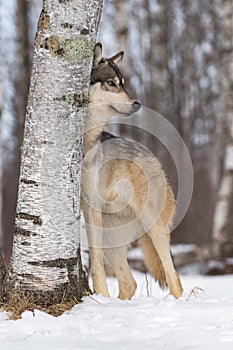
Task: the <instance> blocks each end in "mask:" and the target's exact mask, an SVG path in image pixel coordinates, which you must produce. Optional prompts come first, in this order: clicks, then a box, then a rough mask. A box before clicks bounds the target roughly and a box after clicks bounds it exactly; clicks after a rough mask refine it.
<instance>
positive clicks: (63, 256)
mask: <svg viewBox="0 0 233 350" xmlns="http://www.w3.org/2000/svg"><path fill="white" fill-rule="evenodd" d="M101 10H102V0H90V1H88V2H87V1H85V0H58V1H55V0H44V2H43V10H42V12H41V15H40V18H39V22H38V31H37V35H36V39H35V50H34V58H33V67H32V74H31V83H30V91H29V97H28V104H27V113H26V122H25V134H24V143H23V148H22V158H21V170H20V179H19V190H18V202H17V209H16V219H15V230H14V234H15V238H14V247H13V257H12V264H11V270H10V273H9V279H8V286H7V292H8V294H9V295H10V294H11V293H12V291H14V292H16V293H24V295H25V294H27V293H28V292H29V293H33V294H34V295H36V296H38V299H40V301H41V302H42V303H44V302H45V301H46V303H48V302H53V300H54V298H56V301H58V302H59V300H61V299H62V300H64V297H67V298H69V297H74V298H77V299H78V300H79V299H80V298H81V296H82V295H83V293H85V292H86V291H87V289H88V284H87V280H86V278H85V274H84V273H83V270H82V265H81V259H80V249H79V196H80V171H81V159H82V143H83V133H84V123H85V113H86V107H87V103H88V89H89V81H90V72H91V66H92V57H93V48H94V44H95V39H96V33H97V28H98V24H99V19H100V15H101Z"/></svg>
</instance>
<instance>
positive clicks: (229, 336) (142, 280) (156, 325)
mask: <svg viewBox="0 0 233 350" xmlns="http://www.w3.org/2000/svg"><path fill="white" fill-rule="evenodd" d="M134 275H135V278H136V280H137V283H138V289H137V293H136V295H135V297H134V298H133V299H132V300H130V301H128V300H127V301H120V300H118V299H116V298H115V297H113V298H104V297H102V296H97V295H94V296H93V297H91V298H90V297H85V298H84V302H83V303H82V304H80V305H77V306H75V307H74V308H73V309H72V310H71V311H69V312H67V313H65V314H63V315H62V316H60V317H58V318H54V317H52V316H49V315H47V314H45V313H43V312H40V311H35V315H34V316H33V314H32V313H31V312H25V313H24V314H23V317H22V319H21V320H17V321H11V320H8V317H7V314H6V313H4V312H0V349H1V350H29V349H30V350H39V349H40V350H41V349H43V348H44V349H49V350H71V349H79V350H84V349H85V350H91V349H97V350H112V349H113V350H115V349H118V350H119V349H122V350H123V349H125V350H128V349H129V350H131V349H132V350H143V349H157V350H163V349H171V350H176V349H177V350H178V349H179V350H182V349H184V350H191V349H200V350H209V349H210V350H219V349H221V350H230V349H231V350H232V349H233V275H228V276H221V277H220V276H218V277H203V276H182V283H183V286H184V289H185V293H184V296H183V297H182V298H181V299H180V300H178V301H176V300H175V299H174V298H173V297H172V296H171V295H168V294H167V293H166V292H161V291H160V290H159V288H158V286H157V285H156V283H155V282H154V281H153V280H152V278H151V277H150V276H147V278H146V277H145V275H144V274H142V273H139V272H135V273H134ZM108 282H109V287H110V291H111V293H112V294H113V295H116V293H117V285H116V281H115V279H114V278H109V279H108ZM194 287H196V288H194ZM192 288H194V289H195V291H196V292H195V293H194V292H193V293H190V291H191V290H192ZM148 293H149V296H147V295H148Z"/></svg>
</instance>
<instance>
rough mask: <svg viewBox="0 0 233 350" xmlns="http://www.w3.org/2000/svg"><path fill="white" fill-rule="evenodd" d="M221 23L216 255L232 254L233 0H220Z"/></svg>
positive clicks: (214, 232) (215, 226) (214, 229)
mask: <svg viewBox="0 0 233 350" xmlns="http://www.w3.org/2000/svg"><path fill="white" fill-rule="evenodd" d="M222 4H223V6H222V22H223V25H224V29H225V33H224V34H225V40H224V43H223V46H224V47H223V52H224V57H223V62H222V64H223V67H224V68H223V71H222V74H223V75H224V76H223V79H224V81H225V93H224V97H225V101H224V104H225V106H226V111H227V121H228V124H227V128H226V129H227V132H228V135H227V143H226V149H225V154H224V165H223V172H222V177H221V180H220V185H219V191H218V195H217V201H216V206H215V213H214V220H213V231H212V238H213V248H214V254H215V255H217V256H219V255H220V256H226V255H227V256H228V255H232V253H233V237H232V232H230V231H231V230H230V224H229V223H230V218H231V215H232V213H231V205H232V195H233V63H232V62H233V39H232V33H233V7H232V0H225V1H223V2H222Z"/></svg>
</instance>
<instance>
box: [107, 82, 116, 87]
mask: <svg viewBox="0 0 233 350" xmlns="http://www.w3.org/2000/svg"><path fill="white" fill-rule="evenodd" d="M107 83H108V85H110V86H115V87H116V84H115V82H114V81H113V80H108V81H107Z"/></svg>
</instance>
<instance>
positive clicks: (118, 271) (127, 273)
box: [105, 246, 137, 299]
mask: <svg viewBox="0 0 233 350" xmlns="http://www.w3.org/2000/svg"><path fill="white" fill-rule="evenodd" d="M126 255H127V247H126V246H124V247H117V248H111V249H106V250H105V256H106V258H107V260H108V262H109V264H110V266H111V268H112V270H113V272H114V273H115V275H116V277H117V279H118V286H119V294H118V298H120V299H131V298H132V296H133V295H134V293H135V290H136V288H137V284H136V282H135V280H134V278H133V275H132V272H131V269H130V267H129V264H128V261H127V258H126Z"/></svg>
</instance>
